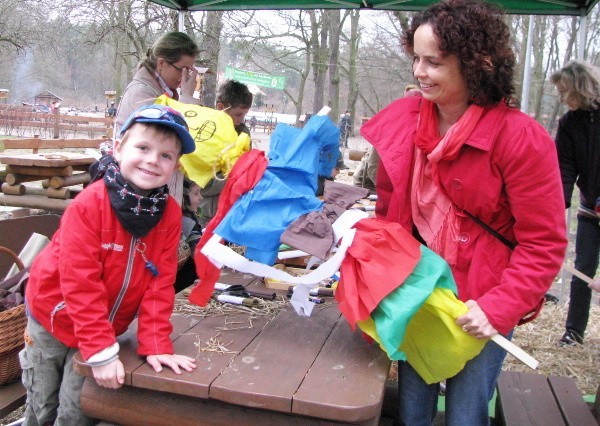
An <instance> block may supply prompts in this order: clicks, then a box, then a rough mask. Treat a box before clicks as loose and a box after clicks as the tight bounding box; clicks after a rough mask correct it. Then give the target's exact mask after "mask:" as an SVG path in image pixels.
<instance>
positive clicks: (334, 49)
mask: <svg viewBox="0 0 600 426" xmlns="http://www.w3.org/2000/svg"><path fill="white" fill-rule="evenodd" d="M325 13H326V14H327V15H329V34H330V36H329V101H328V105H329V106H330V107H331V115H330V116H331V117H339V116H340V72H339V67H338V62H339V57H340V32H341V30H342V28H341V25H342V23H341V17H340V15H341V12H340V10H339V9H335V10H328V11H327V12H325ZM334 119H335V118H334Z"/></svg>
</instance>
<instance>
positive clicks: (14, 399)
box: [0, 381, 27, 419]
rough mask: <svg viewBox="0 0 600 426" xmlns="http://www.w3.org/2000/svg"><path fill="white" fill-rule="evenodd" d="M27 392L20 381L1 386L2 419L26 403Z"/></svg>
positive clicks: (0, 404)
mask: <svg viewBox="0 0 600 426" xmlns="http://www.w3.org/2000/svg"><path fill="white" fill-rule="evenodd" d="M26 397H27V392H26V391H25V388H24V387H23V385H22V384H21V382H20V381H16V382H12V383H9V384H6V385H2V386H0V419H2V418H4V417H6V416H8V415H9V414H10V413H12V412H13V411H15V410H16V409H17V408H19V407H20V406H22V405H23V404H25V399H26Z"/></svg>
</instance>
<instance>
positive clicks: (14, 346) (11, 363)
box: [0, 305, 27, 385]
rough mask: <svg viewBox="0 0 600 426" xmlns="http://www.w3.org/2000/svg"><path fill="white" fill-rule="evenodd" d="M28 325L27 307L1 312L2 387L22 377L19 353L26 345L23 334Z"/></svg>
mask: <svg viewBox="0 0 600 426" xmlns="http://www.w3.org/2000/svg"><path fill="white" fill-rule="evenodd" d="M26 325H27V316H26V315H25V305H19V306H15V307H14V308H12V309H9V310H8V311H4V312H0V385H3V384H5V383H9V382H11V381H13V380H15V379H17V378H18V377H19V376H20V375H21V366H20V365H19V351H20V350H21V349H22V348H23V346H24V345H25V343H24V340H23V333H24V332H25V326H26Z"/></svg>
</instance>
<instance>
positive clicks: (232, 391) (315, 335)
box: [209, 304, 340, 413]
mask: <svg viewBox="0 0 600 426" xmlns="http://www.w3.org/2000/svg"><path fill="white" fill-rule="evenodd" d="M339 317H340V312H339V310H338V309H337V306H336V305H335V304H331V305H329V304H328V305H326V306H318V307H316V308H315V309H314V310H313V313H312V316H310V317H301V316H298V314H296V312H295V311H294V310H293V309H292V308H291V307H290V306H288V307H287V308H286V309H284V310H282V311H281V312H280V313H279V314H278V316H277V317H276V318H275V319H274V320H273V321H271V322H270V323H269V324H267V326H266V327H265V328H264V329H263V330H262V332H261V333H260V334H259V335H258V336H257V338H256V339H254V340H253V341H252V342H251V343H250V345H248V347H247V348H246V349H245V350H244V351H243V352H242V353H241V354H240V355H239V356H237V357H236V358H235V359H234V360H233V362H232V363H231V365H230V366H229V367H228V368H226V369H225V370H224V371H223V373H222V374H221V375H220V376H219V377H218V378H217V379H216V380H215V382H214V383H213V384H212V386H211V388H210V394H209V396H210V398H214V399H217V400H220V401H224V402H229V403H235V404H239V405H244V406H247V407H257V408H263V409H267V410H274V411H280V412H287V413H290V412H291V409H292V397H293V395H294V394H295V393H296V391H297V389H298V388H299V386H300V384H301V383H302V381H303V380H304V377H305V376H306V373H307V371H308V370H309V368H310V366H311V365H312V363H313V362H314V360H315V358H316V356H317V354H318V353H319V351H320V350H321V347H322V346H323V344H324V342H325V340H326V339H327V337H328V336H329V334H330V332H331V330H332V328H333V326H334V325H335V323H336V321H337V320H338V318H339Z"/></svg>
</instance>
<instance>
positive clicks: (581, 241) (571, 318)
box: [565, 215, 600, 337]
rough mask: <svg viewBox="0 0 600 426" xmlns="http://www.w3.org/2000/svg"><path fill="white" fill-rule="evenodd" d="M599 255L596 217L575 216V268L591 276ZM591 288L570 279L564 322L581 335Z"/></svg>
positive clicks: (599, 227)
mask: <svg viewBox="0 0 600 426" xmlns="http://www.w3.org/2000/svg"><path fill="white" fill-rule="evenodd" d="M599 255H600V225H599V224H598V219H596V218H592V217H586V216H581V215H578V216H577V236H576V237H575V269H577V270H578V271H580V272H583V273H584V274H585V275H587V276H588V277H591V278H593V277H594V275H596V269H598V256H599ZM591 300H592V290H591V289H590V288H589V287H588V285H587V283H586V282H584V281H583V280H581V279H580V278H577V277H576V276H573V278H572V280H571V290H570V302H569V313H568V314H567V322H566V324H565V326H566V328H567V330H573V331H576V332H577V333H578V334H579V335H580V336H581V337H583V336H584V334H585V329H586V327H587V323H588V318H589V316H590V303H591Z"/></svg>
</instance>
